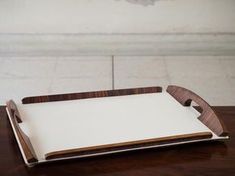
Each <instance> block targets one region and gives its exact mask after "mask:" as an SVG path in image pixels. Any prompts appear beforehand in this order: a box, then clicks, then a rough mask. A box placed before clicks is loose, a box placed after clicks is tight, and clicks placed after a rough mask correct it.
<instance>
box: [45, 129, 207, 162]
mask: <svg viewBox="0 0 235 176" xmlns="http://www.w3.org/2000/svg"><path fill="white" fill-rule="evenodd" d="M211 137H212V134H211V133H210V132H201V133H193V134H185V135H177V136H169V137H161V138H154V139H146V140H138V141H132V142H123V143H115V144H108V145H100V146H93V147H85V148H77V149H70V150H61V151H54V152H50V153H47V154H46V155H45V158H46V160H50V159H58V158H66V157H74V156H82V155H92V154H99V153H105V152H112V151H118V150H127V149H138V148H141V147H151V146H157V145H163V144H171V143H177V142H184V141H192V140H200V139H209V138H211Z"/></svg>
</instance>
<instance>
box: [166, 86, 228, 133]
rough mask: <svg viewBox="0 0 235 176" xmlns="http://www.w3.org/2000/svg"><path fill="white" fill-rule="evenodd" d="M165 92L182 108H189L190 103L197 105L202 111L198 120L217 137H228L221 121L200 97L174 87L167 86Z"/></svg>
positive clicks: (181, 88)
mask: <svg viewBox="0 0 235 176" xmlns="http://www.w3.org/2000/svg"><path fill="white" fill-rule="evenodd" d="M166 91H167V92H168V93H169V94H170V95H171V96H173V97H174V98H175V99H176V100H177V101H178V102H179V103H180V104H182V105H183V106H190V105H191V103H192V101H194V102H195V103H197V104H198V105H199V106H200V108H201V109H202V113H201V115H200V116H199V117H198V119H199V120H200V121H201V122H202V123H203V124H205V125H206V126H207V127H208V128H209V129H210V130H211V131H213V132H214V133H215V134H216V135H217V136H228V131H227V129H226V127H225V125H224V123H223V121H222V120H221V119H220V118H219V117H218V115H217V114H216V112H215V111H214V110H213V109H212V107H211V106H210V105H209V104H208V103H207V102H206V101H205V100H203V99H202V98H201V97H200V96H198V95H197V94H195V93H194V92H192V91H190V90H188V89H185V88H183V87H178V86H174V85H170V86H168V87H167V90H166Z"/></svg>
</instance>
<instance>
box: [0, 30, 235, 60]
mask: <svg viewBox="0 0 235 176" xmlns="http://www.w3.org/2000/svg"><path fill="white" fill-rule="evenodd" d="M77 55H102V56H110V55H144V56H151V55H168V56H171V55H172V56H177V55H195V56H197V55H198V56H200V55H212V56H213V55H214V56H220V55H228V56H229V55H235V33H188V34H183V33H175V34H172V33H170V34H169V33H156V34H38V33H35V34H5V33H2V34H0V56H77Z"/></svg>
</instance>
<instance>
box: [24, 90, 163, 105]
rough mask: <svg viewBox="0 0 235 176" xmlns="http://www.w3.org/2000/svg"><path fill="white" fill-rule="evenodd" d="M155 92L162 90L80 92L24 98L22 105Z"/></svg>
mask: <svg viewBox="0 0 235 176" xmlns="http://www.w3.org/2000/svg"><path fill="white" fill-rule="evenodd" d="M156 92H162V88H161V87H145V88H134V89H118V90H105V91H96V92H82V93H69V94H57V95H44V96H35V97H25V98H23V99H22V103H23V104H29V103H42V102H51V101H65V100H76V99H86V98H99V97H111V96H122V95H134V94H146V93H156Z"/></svg>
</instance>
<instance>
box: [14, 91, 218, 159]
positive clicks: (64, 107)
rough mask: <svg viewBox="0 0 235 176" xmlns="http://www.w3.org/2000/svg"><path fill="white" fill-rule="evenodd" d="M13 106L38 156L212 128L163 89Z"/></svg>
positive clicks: (191, 109) (40, 157) (39, 157)
mask: <svg viewBox="0 0 235 176" xmlns="http://www.w3.org/2000/svg"><path fill="white" fill-rule="evenodd" d="M17 106H18V109H19V112H20V114H21V117H22V120H23V123H20V126H21V128H22V129H23V131H24V132H25V133H26V134H27V135H28V136H29V137H30V141H31V143H32V145H33V147H34V150H35V152H36V155H37V157H38V159H39V160H45V156H44V155H45V154H46V153H49V152H53V151H59V150H65V149H73V148H82V147H91V146H99V145H104V144H113V143H120V142H130V141H136V140H144V139H151V138H158V137H166V136H175V135H183V134H191V133H198V132H211V133H212V131H211V130H210V129H208V127H206V126H205V125H204V124H203V123H202V122H200V121H199V120H198V119H197V117H198V116H199V115H200V113H199V112H197V111H196V110H195V109H194V108H193V107H184V106H182V105H181V104H180V103H178V102H177V101H176V100H175V99H174V98H173V97H172V96H171V95H169V94H168V93H166V92H163V93H151V94H139V95H128V96H117V97H103V98H93V99H83V100H72V101H59V102H48V103H36V104H25V105H22V104H18V105H17ZM212 134H213V133H212ZM216 137H217V136H216V135H214V134H213V138H216Z"/></svg>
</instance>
